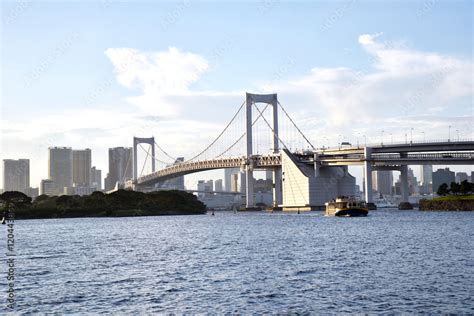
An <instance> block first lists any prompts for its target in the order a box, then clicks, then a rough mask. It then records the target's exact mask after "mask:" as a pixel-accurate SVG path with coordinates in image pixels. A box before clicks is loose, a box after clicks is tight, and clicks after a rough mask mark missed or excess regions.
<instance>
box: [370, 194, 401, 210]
mask: <svg viewBox="0 0 474 316" xmlns="http://www.w3.org/2000/svg"><path fill="white" fill-rule="evenodd" d="M374 204H375V205H376V206H377V208H397V205H395V204H393V203H392V202H391V201H390V200H388V199H387V198H386V197H384V196H383V195H382V194H380V196H379V197H378V198H375V199H374Z"/></svg>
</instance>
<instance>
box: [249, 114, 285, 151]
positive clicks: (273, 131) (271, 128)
mask: <svg viewBox="0 0 474 316" xmlns="http://www.w3.org/2000/svg"><path fill="white" fill-rule="evenodd" d="M255 108H256V109H257V111H258V112H259V113H260V114H261V116H262V118H263V120H264V121H265V123H266V124H267V126H268V127H269V128H270V130H271V131H272V133H273V135H275V136H276V137H277V138H278V140H279V141H280V142H281V144H282V145H283V147H285V149H288V146H286V144H285V142H283V141H282V140H281V138H280V136H279V135H277V134H275V130H274V129H273V127H272V126H271V125H270V123H268V121H267V119H266V118H265V116H263V113H262V112H261V111H260V109H259V108H258V107H257V106H255Z"/></svg>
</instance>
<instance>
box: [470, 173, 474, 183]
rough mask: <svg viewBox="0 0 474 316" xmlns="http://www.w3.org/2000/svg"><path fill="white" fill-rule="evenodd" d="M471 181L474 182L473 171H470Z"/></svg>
mask: <svg viewBox="0 0 474 316" xmlns="http://www.w3.org/2000/svg"><path fill="white" fill-rule="evenodd" d="M471 182H474V171H471Z"/></svg>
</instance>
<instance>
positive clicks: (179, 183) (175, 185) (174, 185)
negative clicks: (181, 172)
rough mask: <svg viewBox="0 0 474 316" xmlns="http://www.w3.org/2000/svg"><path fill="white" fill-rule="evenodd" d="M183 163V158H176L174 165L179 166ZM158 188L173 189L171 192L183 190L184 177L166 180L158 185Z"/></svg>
mask: <svg viewBox="0 0 474 316" xmlns="http://www.w3.org/2000/svg"><path fill="white" fill-rule="evenodd" d="M183 161H184V157H178V158H176V160H175V162H174V165H176V164H180V163H182V162H183ZM160 187H163V188H166V189H173V190H184V176H180V177H176V178H172V179H169V180H166V181H165V182H164V183H162V184H161V185H160Z"/></svg>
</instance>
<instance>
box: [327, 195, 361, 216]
mask: <svg viewBox="0 0 474 316" xmlns="http://www.w3.org/2000/svg"><path fill="white" fill-rule="evenodd" d="M325 205H326V214H325V215H326V216H367V214H369V209H368V207H367V203H365V201H362V200H357V199H356V198H354V197H347V196H341V197H337V198H336V199H334V200H332V201H329V202H326V203H325Z"/></svg>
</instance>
